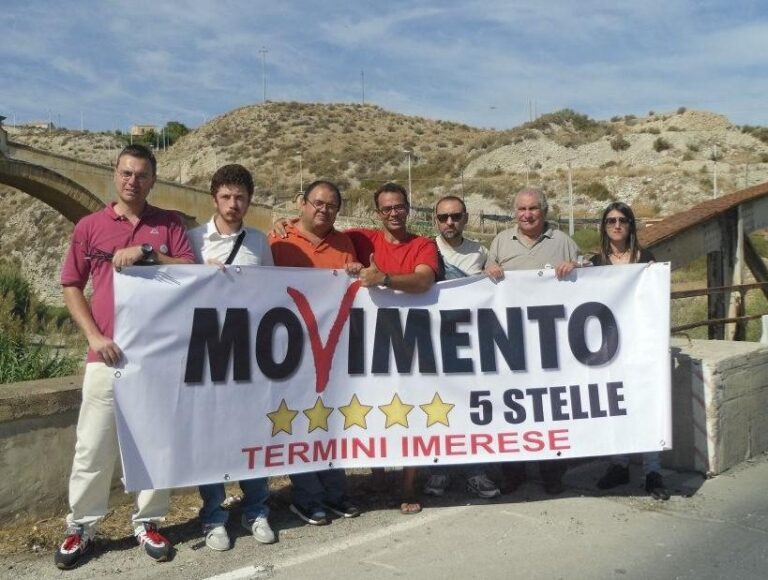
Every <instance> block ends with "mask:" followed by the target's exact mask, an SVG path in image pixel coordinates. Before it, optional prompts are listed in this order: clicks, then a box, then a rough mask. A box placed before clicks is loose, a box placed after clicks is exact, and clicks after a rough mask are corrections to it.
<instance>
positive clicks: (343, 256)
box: [269, 224, 357, 268]
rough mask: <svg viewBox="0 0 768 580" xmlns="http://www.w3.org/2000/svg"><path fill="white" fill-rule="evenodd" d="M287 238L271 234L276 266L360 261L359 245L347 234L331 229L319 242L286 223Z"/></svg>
mask: <svg viewBox="0 0 768 580" xmlns="http://www.w3.org/2000/svg"><path fill="white" fill-rule="evenodd" d="M285 233H286V234H287V235H288V237H287V238H278V237H277V236H275V235H274V234H270V236H269V247H270V249H271V250H272V258H273V259H274V261H275V266H292V267H296V268H343V267H344V266H345V265H346V264H348V263H349V262H355V261H357V257H356V256H355V246H354V245H353V244H352V240H351V239H349V236H347V234H343V233H341V232H337V231H336V230H331V231H330V232H328V235H326V236H325V238H323V239H322V240H320V243H319V244H317V245H315V244H313V243H312V242H311V241H310V240H309V239H307V238H306V237H305V236H304V234H303V233H302V232H301V231H300V230H299V229H298V228H297V227H296V226H295V225H293V224H287V225H286V226H285Z"/></svg>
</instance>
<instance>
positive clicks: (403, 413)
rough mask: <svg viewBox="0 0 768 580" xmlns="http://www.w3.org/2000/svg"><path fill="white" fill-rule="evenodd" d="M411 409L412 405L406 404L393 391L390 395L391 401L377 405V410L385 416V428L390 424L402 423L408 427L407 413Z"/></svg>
mask: <svg viewBox="0 0 768 580" xmlns="http://www.w3.org/2000/svg"><path fill="white" fill-rule="evenodd" d="M411 409H413V405H406V404H405V403H403V402H402V401H401V400H400V396H399V395H398V394H397V393H395V396H394V397H392V402H391V403H389V404H387V405H379V410H380V411H381V412H382V413H384V414H385V415H386V416H387V423H386V425H385V426H384V428H385V429H389V428H390V427H392V425H402V426H403V427H406V428H407V427H408V413H410V412H411Z"/></svg>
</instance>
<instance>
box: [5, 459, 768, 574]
mask: <svg viewBox="0 0 768 580" xmlns="http://www.w3.org/2000/svg"><path fill="white" fill-rule="evenodd" d="M603 469H604V463H603V462H600V461H597V462H592V463H587V464H582V465H580V466H577V467H574V468H572V469H571V470H570V471H569V472H568V475H567V476H566V484H567V490H566V493H564V494H563V495H562V496H559V497H557V498H554V499H553V498H550V497H548V496H545V495H544V494H543V493H542V492H541V490H540V486H539V485H538V484H537V483H535V482H529V483H527V484H526V485H525V486H524V487H523V488H521V490H519V491H518V492H517V493H516V494H514V495H512V496H502V497H501V498H498V499H495V500H491V501H484V500H474V499H469V498H468V497H467V496H466V494H464V493H463V491H462V489H461V487H462V486H461V485H460V483H459V482H456V483H455V484H454V488H453V491H452V492H451V493H450V494H449V495H448V496H447V497H445V498H441V499H440V500H430V501H425V503H426V505H427V507H426V509H425V510H424V511H423V512H422V513H421V514H419V515H414V516H402V515H400V514H399V513H398V512H397V511H396V510H393V509H378V510H373V511H367V512H365V513H363V515H362V516H361V517H359V518H356V519H352V520H334V522H333V523H332V524H331V525H330V526H327V527H312V526H305V525H302V524H300V523H299V522H298V520H296V518H295V517H294V516H292V515H291V514H289V513H283V512H279V513H275V514H273V517H272V521H273V527H275V529H276V531H277V532H278V535H279V542H278V543H277V544H274V545H271V546H262V545H259V544H257V543H256V542H254V541H253V539H252V538H250V537H249V536H248V535H246V534H245V532H243V534H242V535H239V536H238V537H237V538H236V542H235V546H234V549H233V550H231V551H229V552H222V553H214V552H211V551H210V550H208V549H206V548H205V547H204V546H201V538H200V537H195V538H183V539H182V541H180V542H178V543H177V545H176V548H177V553H176V555H175V558H174V559H173V561H171V562H168V563H164V564H156V563H153V562H151V561H149V560H148V558H147V557H146V556H144V555H143V554H142V553H141V552H140V551H139V549H138V548H136V547H133V546H128V545H126V544H125V543H122V544H119V545H111V546H110V545H106V546H105V545H101V546H100V547H99V550H97V552H96V555H95V556H94V557H93V558H91V560H90V561H88V562H86V563H85V564H84V565H83V566H81V567H80V568H78V569H76V570H71V571H68V572H60V571H58V570H57V569H56V568H55V567H54V566H53V559H52V555H51V554H50V553H46V554H39V555H25V556H17V557H14V558H5V559H2V560H0V578H15V579H16V578H20V579H21V578H43V579H45V578H63V577H66V578H72V579H84V578H104V577H115V578H120V579H126V580H127V579H134V578H150V577H162V578H171V579H177V578H178V579H185V580H186V579H197V578H200V579H202V578H211V577H213V578H218V579H221V580H224V579H227V580H229V579H235V578H275V579H285V580H289V579H305V578H334V579H338V580H345V579H350V580H351V579H353V578H354V579H357V578H359V577H365V578H419V579H420V580H433V579H434V580H446V579H451V578H462V579H464V578H467V579H469V578H483V579H496V578H499V579H501V578H503V579H508V578H525V579H539V578H541V579H548V580H550V579H557V578H564V579H572V578H573V579H580V578H585V579H622V580H623V579H636V578H637V579H640V578H649V579H651V578H652V579H667V578H680V579H689V578H690V579H694V578H695V579H696V580H708V579H716V578H717V579H720V578H729V579H734V580H739V579H752V578H754V579H758V578H759V579H761V580H762V579H764V578H766V577H768V494H766V488H768V460H766V457H764V456H763V457H761V458H759V459H756V460H753V461H750V462H747V463H744V464H742V465H740V466H738V467H737V468H735V469H733V470H731V471H729V472H727V473H725V474H723V475H720V476H718V477H716V478H713V479H710V480H706V481H705V480H703V479H702V478H701V477H700V476H698V475H696V474H684V473H683V474H681V473H674V472H665V474H664V475H665V478H666V480H667V483H668V486H669V487H670V488H671V489H672V490H673V492H674V495H673V497H672V498H671V499H670V500H669V501H667V502H658V501H654V500H653V499H651V498H649V497H647V496H645V495H644V493H643V491H642V489H641V487H640V480H641V476H640V473H639V468H638V467H636V466H633V482H632V483H630V484H629V485H627V486H623V487H622V488H618V491H616V492H615V493H614V492H610V493H607V494H598V493H597V492H595V490H594V482H595V481H596V480H597V478H598V477H599V475H600V474H601V473H602V471H603ZM233 520H234V518H233ZM235 530H236V528H234V527H233V528H232V533H233V534H234V533H235ZM239 533H240V532H237V534H239Z"/></svg>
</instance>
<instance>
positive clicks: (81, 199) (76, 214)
mask: <svg viewBox="0 0 768 580" xmlns="http://www.w3.org/2000/svg"><path fill="white" fill-rule="evenodd" d="M0 183H3V184H5V185H9V186H11V187H15V188H16V189H18V190H20V191H23V192H24V193H26V194H28V195H30V196H32V197H34V198H36V199H39V200H40V201H42V202H43V203H45V204H47V205H49V206H50V207H52V208H53V209H55V210H56V211H58V212H59V213H60V214H61V215H63V216H64V217H65V218H67V219H68V220H69V221H71V222H72V223H77V222H78V221H79V220H80V218H82V217H83V216H86V215H88V214H89V213H93V212H94V211H98V210H99V209H101V208H102V207H104V203H103V202H102V201H101V200H100V199H99V198H98V197H96V196H95V195H93V194H92V193H91V192H90V191H88V190H87V189H86V188H84V187H83V186H81V185H79V184H78V183H76V182H74V181H72V180H71V179H68V178H66V177H64V176H63V175H59V174H58V173H56V172H55V171H51V170H50V169H47V168H45V167H42V166H40V165H33V164H31V163H25V162H24V161H16V160H13V159H9V158H6V157H2V156H0Z"/></svg>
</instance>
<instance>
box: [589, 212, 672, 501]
mask: <svg viewBox="0 0 768 580" xmlns="http://www.w3.org/2000/svg"><path fill="white" fill-rule="evenodd" d="M590 261H591V262H592V265H594V266H611V265H617V264H635V263H647V262H654V261H655V259H654V257H653V254H651V252H649V251H648V250H646V249H645V248H643V247H642V246H641V245H640V242H639V241H638V239H637V224H636V223H635V214H634V212H633V211H632V208H631V207H629V206H628V205H627V204H626V203H622V202H620V201H614V202H613V203H611V204H609V205H608V207H606V208H605V210H604V211H603V216H602V219H601V220H600V252H599V253H598V254H595V255H594V256H592V259H591V260H590ZM659 469H660V464H659V453H658V452H656V451H652V452H649V453H643V472H644V473H645V490H646V491H647V492H648V493H649V494H651V495H652V496H653V497H654V499H664V500H666V499H669V492H668V491H667V489H666V488H665V487H664V480H663V479H662V477H661V474H660V473H659ZM625 483H629V456H628V455H614V456H613V457H611V465H610V466H609V467H608V470H607V471H606V472H605V474H604V475H603V476H602V477H601V478H600V479H599V480H598V482H597V487H598V488H599V489H612V488H614V487H617V486H619V485H623V484H625Z"/></svg>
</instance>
